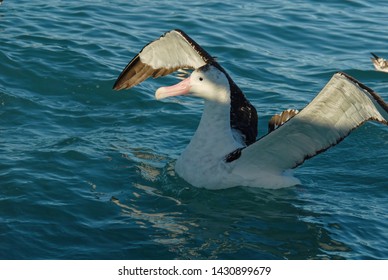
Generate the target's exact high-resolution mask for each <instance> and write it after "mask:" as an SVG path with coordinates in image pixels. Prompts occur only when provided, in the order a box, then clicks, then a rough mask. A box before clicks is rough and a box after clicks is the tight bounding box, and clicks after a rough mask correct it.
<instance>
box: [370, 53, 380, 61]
mask: <svg viewBox="0 0 388 280" xmlns="http://www.w3.org/2000/svg"><path fill="white" fill-rule="evenodd" d="M370 54H371V55H373V57H374V58H375V59H379V58H380V57H379V56H377V55H376V54H374V53H373V52H371V53H370Z"/></svg>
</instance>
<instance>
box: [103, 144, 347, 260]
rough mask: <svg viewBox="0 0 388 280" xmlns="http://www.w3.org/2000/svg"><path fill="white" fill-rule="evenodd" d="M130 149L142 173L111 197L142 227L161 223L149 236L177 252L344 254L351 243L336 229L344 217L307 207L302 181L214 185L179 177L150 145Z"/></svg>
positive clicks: (190, 255)
mask: <svg viewBox="0 0 388 280" xmlns="http://www.w3.org/2000/svg"><path fill="white" fill-rule="evenodd" d="M131 154H132V156H133V157H129V158H128V160H130V161H132V162H135V165H136V167H137V169H138V170H139V171H140V174H141V177H142V181H141V182H132V183H131V184H130V188H129V190H128V193H127V195H124V196H123V195H121V198H120V199H118V198H115V197H112V199H111V201H112V202H113V203H114V204H115V205H117V206H118V207H120V209H121V215H123V216H127V217H129V218H130V221H136V223H137V224H138V226H139V227H142V228H153V229H155V230H153V231H152V233H151V234H150V236H149V238H150V240H151V241H152V242H155V243H157V244H159V245H160V246H163V247H167V249H168V251H170V252H171V253H173V254H175V255H176V258H179V259H208V258H211V259H233V258H241V256H244V258H246V259H284V258H286V259H341V258H346V253H347V252H349V251H351V249H350V248H349V247H348V246H347V245H346V244H344V243H342V242H341V241H339V240H335V238H334V237H333V236H334V234H332V232H336V231H340V230H341V229H340V225H337V226H330V227H329V226H325V223H324V222H323V220H324V219H325V216H327V214H325V213H322V214H321V213H315V212H314V211H313V208H310V209H304V207H303V204H304V201H303V199H302V200H300V199H299V195H300V193H302V194H303V192H304V189H303V186H301V187H299V188H290V189H284V190H276V191H275V190H262V189H252V188H232V189H229V190H220V191H208V190H204V189H198V188H193V187H190V186H188V185H187V184H185V182H181V181H179V178H177V177H176V175H175V174H174V173H173V172H170V171H171V168H172V166H171V164H169V163H165V164H164V165H165V166H161V163H160V161H159V159H158V158H157V157H155V156H153V155H152V153H151V152H149V151H147V152H144V151H141V150H137V151H136V153H133V152H132V153H131ZM139 158H142V159H144V160H143V161H141V162H138V160H139ZM163 161H164V162H168V161H169V159H168V158H163ZM179 184H180V185H179ZM169 185H170V186H173V188H172V187H171V188H170V187H169ZM302 197H303V195H302Z"/></svg>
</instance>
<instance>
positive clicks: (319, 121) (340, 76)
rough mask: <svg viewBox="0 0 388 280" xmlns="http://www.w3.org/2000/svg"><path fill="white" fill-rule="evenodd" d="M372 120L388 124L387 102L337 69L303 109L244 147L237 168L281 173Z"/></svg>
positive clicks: (237, 161) (236, 163)
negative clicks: (337, 71)
mask: <svg viewBox="0 0 388 280" xmlns="http://www.w3.org/2000/svg"><path fill="white" fill-rule="evenodd" d="M371 120H372V121H377V122H380V123H383V124H385V125H388V122H387V120H388V106H387V103H385V102H384V100H383V99H382V98H381V97H380V96H379V95H378V94H377V93H375V92H373V91H372V90H371V89H369V88H368V87H366V86H364V85H362V84H361V83H359V82H358V81H356V80H355V79H353V78H352V77H350V76H348V75H346V74H344V73H337V74H335V75H334V76H333V77H332V79H331V80H330V81H329V82H328V84H327V85H326V86H325V87H324V88H323V89H322V91H321V92H320V93H319V94H318V95H317V96H316V97H315V98H314V100H313V101H312V102H311V103H310V104H308V105H307V106H306V107H305V108H304V109H303V110H302V111H301V112H299V113H298V114H297V115H295V116H294V117H293V118H292V119H290V120H289V121H287V122H286V123H285V124H283V125H282V126H280V127H279V128H278V129H276V130H274V131H273V132H271V133H269V134H267V135H266V136H264V137H262V138H260V139H259V140H258V141H257V142H256V143H254V144H252V145H250V146H249V147H247V148H245V149H243V150H242V151H241V156H240V158H239V159H237V160H235V161H234V164H235V167H234V170H233V172H236V173H237V174H239V173H240V174H249V172H255V170H257V169H262V170H270V171H272V172H275V173H278V174H281V173H282V172H283V171H285V170H287V169H291V168H295V167H297V166H298V165H301V164H302V163H303V162H304V161H305V160H306V159H309V158H311V157H313V156H315V155H317V154H319V153H321V152H323V151H325V150H327V149H329V148H330V147H332V146H334V145H336V144H337V143H339V142H340V141H341V140H343V139H344V138H345V137H346V136H347V135H349V134H350V132H351V131H353V130H354V129H356V128H357V127H359V126H360V125H362V124H363V123H365V122H366V121H371ZM232 164H233V163H232Z"/></svg>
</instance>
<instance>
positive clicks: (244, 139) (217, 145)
mask: <svg viewBox="0 0 388 280" xmlns="http://www.w3.org/2000/svg"><path fill="white" fill-rule="evenodd" d="M181 68H192V69H195V71H194V72H193V73H192V74H191V75H190V77H189V78H187V79H185V80H183V81H182V82H180V83H178V84H177V85H175V86H171V87H162V88H159V89H158V90H157V91H156V97H157V99H162V98H167V97H169V96H177V95H190V96H195V97H199V98H203V99H204V100H205V105H204V111H203V115H202V118H201V121H200V124H199V126H198V129H197V130H196V132H195V134H194V136H193V137H192V139H191V141H190V143H189V144H188V146H187V147H186V149H185V150H184V151H183V152H182V154H181V156H180V157H179V158H178V160H177V162H176V166H175V170H176V172H177V174H178V175H179V176H181V177H182V178H183V179H185V180H186V181H187V182H189V183H190V184H192V185H194V186H197V187H204V188H209V189H220V188H228V187H234V186H251V187H265V188H281V187H288V186H291V185H295V184H298V183H299V180H298V179H296V178H294V177H292V176H291V175H290V174H289V172H288V170H290V169H292V168H295V167H297V166H299V165H300V164H302V163H303V162H304V161H305V160H306V159H308V158H311V157H313V156H315V155H316V154H318V153H321V152H323V151H325V150H327V149H328V148H330V147H332V146H334V145H336V144H337V143H338V142H340V141H341V140H343V139H344V138H345V137H346V136H347V135H348V134H349V133H350V132H351V131H352V130H354V129H355V128H357V127H358V126H360V125H362V124H363V123H364V122H366V121H370V120H373V121H377V122H380V123H383V124H385V125H387V124H388V123H387V119H388V106H387V104H386V103H385V102H384V101H383V100H382V98H381V97H380V96H378V95H377V94H376V93H375V92H373V91H372V90H371V89H369V88H367V87H366V86H364V85H362V84H361V83H359V82H358V81H356V80H354V79H353V78H351V77H350V76H348V75H346V74H344V73H337V74H335V75H334V76H333V77H332V79H331V80H330V81H329V82H328V84H327V85H326V86H325V87H324V88H323V89H322V91H321V92H320V93H319V94H318V95H317V96H316V98H314V100H313V101H312V102H311V103H310V104H308V105H307V106H306V107H305V108H304V109H303V110H301V111H300V112H299V113H297V114H296V115H295V116H293V115H292V116H290V119H289V120H287V121H286V122H285V123H284V124H282V125H281V126H280V127H278V128H276V129H275V130H274V131H272V132H270V133H268V134H267V135H265V136H264V137H262V138H260V139H258V140H257V141H251V140H249V137H251V136H250V135H251V134H252V132H255V133H257V123H255V122H256V121H257V115H256V110H255V109H254V108H253V106H252V105H251V104H250V103H249V102H248V101H247V100H246V99H245V96H244V95H243V94H242V92H241V90H240V89H239V88H238V87H237V86H236V84H235V83H234V82H233V80H232V79H231V78H230V76H229V75H228V74H227V73H226V71H225V70H224V69H223V68H222V67H221V66H220V65H219V64H218V63H217V62H216V61H215V60H214V59H213V58H212V57H211V56H210V55H209V54H208V53H207V52H206V51H204V50H203V49H202V48H201V47H200V46H199V45H198V44H197V43H195V42H194V41H193V40H192V39H191V38H190V37H188V36H187V35H186V34H185V33H184V32H182V31H180V30H173V31H170V32H168V33H166V34H165V35H164V36H162V37H161V38H160V39H158V40H156V41H154V42H152V43H150V44H148V45H147V46H146V47H144V48H143V50H142V51H141V52H140V53H139V54H138V55H137V56H135V58H134V59H133V60H132V61H131V62H130V63H129V64H128V65H127V67H126V68H125V69H124V70H123V72H122V73H121V74H120V76H119V78H118V79H117V81H116V83H115V86H114V88H115V89H123V88H130V87H132V86H134V85H136V84H138V83H140V82H142V81H144V80H145V79H146V78H148V77H149V76H153V77H158V76H161V75H167V74H169V73H172V72H174V71H176V70H178V69H181ZM241 112H243V113H241ZM236 132H237V134H236Z"/></svg>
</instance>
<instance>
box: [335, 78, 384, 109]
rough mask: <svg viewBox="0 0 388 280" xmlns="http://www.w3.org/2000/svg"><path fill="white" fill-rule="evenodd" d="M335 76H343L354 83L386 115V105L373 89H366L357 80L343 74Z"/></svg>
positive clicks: (366, 87)
mask: <svg viewBox="0 0 388 280" xmlns="http://www.w3.org/2000/svg"><path fill="white" fill-rule="evenodd" d="M337 74H339V75H342V76H344V77H345V78H347V79H348V80H349V81H351V82H352V83H354V84H355V85H357V86H359V87H360V88H361V89H363V90H364V91H366V92H367V93H368V94H369V95H370V96H372V98H373V99H374V100H375V101H376V102H377V103H378V104H379V105H380V106H381V108H383V109H384V111H386V112H387V113H388V104H387V103H386V102H385V101H384V99H383V98H382V97H381V96H380V95H379V94H378V93H376V92H375V91H374V90H373V89H371V88H370V87H368V86H366V85H364V84H363V83H361V82H359V81H358V80H356V79H355V78H353V77H352V76H350V75H348V74H346V73H345V72H337Z"/></svg>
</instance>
